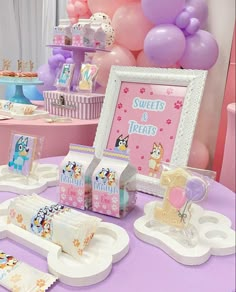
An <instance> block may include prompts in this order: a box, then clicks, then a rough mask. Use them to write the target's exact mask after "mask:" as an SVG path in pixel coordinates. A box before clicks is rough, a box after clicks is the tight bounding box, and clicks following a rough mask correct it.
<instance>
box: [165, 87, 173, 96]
mask: <svg viewBox="0 0 236 292" xmlns="http://www.w3.org/2000/svg"><path fill="white" fill-rule="evenodd" d="M173 92H174V90H173V88H171V87H169V88H167V90H166V93H167V94H168V95H170V94H172V93H173Z"/></svg>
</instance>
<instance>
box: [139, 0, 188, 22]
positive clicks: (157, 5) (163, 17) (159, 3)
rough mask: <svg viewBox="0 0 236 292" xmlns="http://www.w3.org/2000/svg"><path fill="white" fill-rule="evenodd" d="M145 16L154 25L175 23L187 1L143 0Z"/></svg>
mask: <svg viewBox="0 0 236 292" xmlns="http://www.w3.org/2000/svg"><path fill="white" fill-rule="evenodd" d="M141 4H142V9H143V14H144V15H145V16H146V17H147V19H149V20H150V21H151V22H152V23H154V24H163V23H174V21H175V19H176V17H177V15H178V14H179V13H180V12H181V11H182V10H183V9H184V6H185V0H142V1H141Z"/></svg>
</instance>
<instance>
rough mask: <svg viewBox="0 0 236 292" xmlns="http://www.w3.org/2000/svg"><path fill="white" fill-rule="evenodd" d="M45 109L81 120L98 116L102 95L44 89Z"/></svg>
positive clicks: (58, 114)
mask: <svg viewBox="0 0 236 292" xmlns="http://www.w3.org/2000/svg"><path fill="white" fill-rule="evenodd" d="M43 96H44V100H45V109H46V111H48V112H49V113H50V114H52V115H57V116H64V117H70V118H74V119H81V120H92V119H97V118H99V117H100V113H101V109H102V105H103V100H104V95H103V94H96V93H91V94H89V95H88V94H80V93H74V92H68V93H67V92H62V91H44V93H43Z"/></svg>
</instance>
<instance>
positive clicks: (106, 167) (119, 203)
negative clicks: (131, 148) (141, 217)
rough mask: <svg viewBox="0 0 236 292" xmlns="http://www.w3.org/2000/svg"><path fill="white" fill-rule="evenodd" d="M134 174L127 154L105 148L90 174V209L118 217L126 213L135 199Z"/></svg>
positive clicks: (134, 170) (134, 171)
mask: <svg viewBox="0 0 236 292" xmlns="http://www.w3.org/2000/svg"><path fill="white" fill-rule="evenodd" d="M135 174H136V169H135V167H133V166H131V165H130V164H129V157H128V155H125V154H122V153H118V152H116V151H110V150H105V151H104V154H103V158H102V160H101V162H100V163H99V165H98V166H97V167H96V169H95V171H94V173H93V176H92V187H93V191H92V193H93V197H92V210H93V211H95V212H98V213H102V214H106V215H110V216H114V217H118V218H120V217H123V216H124V215H125V214H127V212H128V211H130V210H131V209H132V207H133V206H134V205H135V201H136V199H135V198H136V195H135ZM131 202H132V204H131ZM131 205H132V207H131Z"/></svg>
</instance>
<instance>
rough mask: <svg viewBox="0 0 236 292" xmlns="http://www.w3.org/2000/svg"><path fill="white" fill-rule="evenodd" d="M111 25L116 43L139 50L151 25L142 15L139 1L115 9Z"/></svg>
mask: <svg viewBox="0 0 236 292" xmlns="http://www.w3.org/2000/svg"><path fill="white" fill-rule="evenodd" d="M140 24H141V25H140ZM112 26H113V28H114V30H115V36H116V42H117V44H119V45H122V46H124V47H126V48H127V49H129V50H133V51H139V50H142V49H143V45H144V39H145V37H146V35H147V33H148V31H149V30H150V29H151V28H152V26H153V25H152V24H151V23H150V22H149V20H148V19H147V18H146V17H145V16H144V14H143V11H142V8H141V4H140V3H129V4H126V5H124V6H121V7H120V8H118V9H117V11H116V12H115V14H114V16H113V19H112ZM136 30H137V33H134V32H135V31H136Z"/></svg>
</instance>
